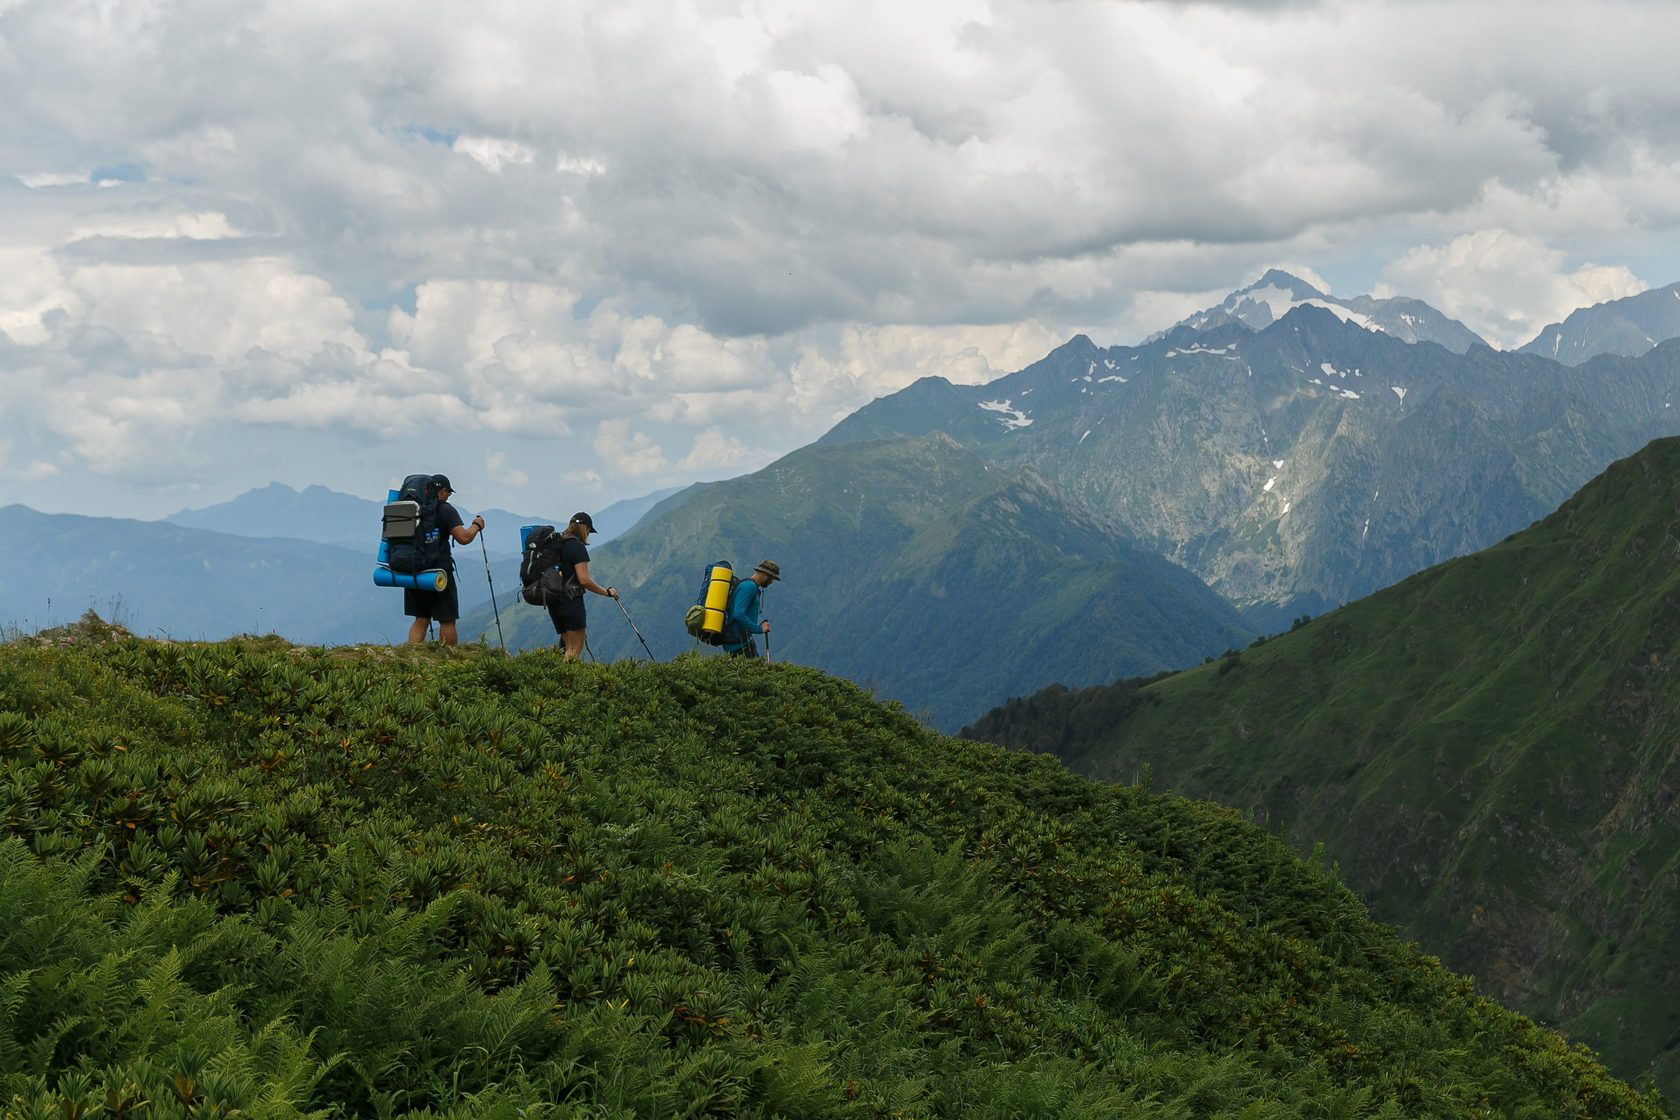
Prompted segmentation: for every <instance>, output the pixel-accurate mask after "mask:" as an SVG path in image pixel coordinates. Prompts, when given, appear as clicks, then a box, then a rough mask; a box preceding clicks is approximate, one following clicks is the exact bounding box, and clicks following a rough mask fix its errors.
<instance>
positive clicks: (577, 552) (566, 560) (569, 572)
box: [560, 537, 589, 579]
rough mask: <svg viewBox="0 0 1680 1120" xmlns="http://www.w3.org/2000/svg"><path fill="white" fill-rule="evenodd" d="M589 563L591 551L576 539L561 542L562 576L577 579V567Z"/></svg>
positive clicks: (571, 538)
mask: <svg viewBox="0 0 1680 1120" xmlns="http://www.w3.org/2000/svg"><path fill="white" fill-rule="evenodd" d="M587 563H589V550H588V549H587V548H585V547H584V546H583V542H582V541H580V540H578V539H577V538H576V537H567V538H566V539H565V540H563V541H561V542H560V574H561V575H563V576H565V577H566V578H567V579H576V578H577V566H578V565H579V564H587Z"/></svg>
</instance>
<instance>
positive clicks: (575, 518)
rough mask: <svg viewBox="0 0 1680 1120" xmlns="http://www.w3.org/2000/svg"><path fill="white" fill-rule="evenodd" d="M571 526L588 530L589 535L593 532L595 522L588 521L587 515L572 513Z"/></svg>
mask: <svg viewBox="0 0 1680 1120" xmlns="http://www.w3.org/2000/svg"><path fill="white" fill-rule="evenodd" d="M572 524H573V525H582V526H583V527H584V528H585V529H588V530H589V531H590V532H591V533H593V532H594V531H595V522H593V521H591V520H590V519H589V515H588V514H587V513H574V514H572Z"/></svg>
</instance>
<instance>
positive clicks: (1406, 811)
mask: <svg viewBox="0 0 1680 1120" xmlns="http://www.w3.org/2000/svg"><path fill="white" fill-rule="evenodd" d="M1677 478H1680V440H1677V439H1664V440H1658V441H1655V442H1653V443H1651V444H1650V445H1648V446H1647V447H1645V448H1643V449H1642V450H1640V451H1639V452H1637V453H1636V454H1634V455H1633V456H1631V457H1629V458H1627V459H1624V460H1621V461H1619V462H1616V463H1614V464H1613V465H1612V466H1611V467H1610V468H1609V469H1608V470H1606V471H1605V472H1604V473H1603V474H1602V475H1600V476H1599V477H1597V478H1596V479H1594V480H1593V481H1592V482H1591V483H1589V484H1588V485H1587V486H1585V487H1583V488H1582V489H1581V491H1580V492H1579V493H1577V494H1576V495H1575V496H1574V497H1572V498H1571V499H1570V500H1569V501H1568V502H1566V503H1564V504H1563V506H1562V507H1561V508H1560V509H1558V510H1557V511H1556V512H1554V513H1553V514H1552V515H1551V516H1549V517H1547V518H1546V519H1545V520H1543V521H1541V522H1540V523H1538V524H1536V525H1533V526H1531V527H1529V528H1527V529H1525V530H1523V531H1521V532H1519V533H1515V534H1513V535H1512V536H1511V537H1509V538H1508V539H1506V540H1504V541H1501V542H1500V543H1498V544H1496V545H1494V546H1492V547H1490V548H1487V549H1484V550H1482V551H1479V552H1476V553H1474V554H1473V555H1470V556H1466V557H1461V558H1459V559H1456V560H1453V561H1450V562H1448V563H1445V564H1441V565H1438V566H1436V567H1433V568H1430V569H1429V570H1427V571H1424V572H1421V573H1419V574H1417V575H1415V576H1413V577H1411V578H1410V579H1407V580H1405V581H1403V582H1401V583H1399V584H1397V585H1396V586H1393V587H1389V588H1386V589H1384V590H1382V591H1379V592H1377V593H1375V594H1373V595H1370V596H1368V597H1366V598H1364V599H1361V600H1359V601H1357V602H1354V603H1350V604H1348V605H1346V606H1344V607H1342V608H1340V609H1338V610H1336V611H1334V612H1332V613H1329V614H1326V615H1322V616H1320V617H1318V618H1316V619H1314V620H1313V621H1312V622H1311V623H1310V624H1309V625H1305V626H1302V627H1300V628H1299V629H1297V630H1294V631H1292V632H1290V633H1287V634H1282V635H1279V636H1277V637H1275V638H1272V639H1270V640H1268V641H1266V642H1264V643H1257V644H1256V645H1255V646H1253V647H1252V648H1249V649H1245V650H1243V651H1241V652H1240V653H1234V654H1231V655H1227V656H1224V657H1221V658H1220V659H1219V660H1218V661H1217V663H1216V664H1213V665H1208V666H1205V667H1199V668H1196V669H1192V670H1190V671H1188V672H1185V673H1181V674H1179V675H1177V676H1175V677H1173V678H1171V679H1169V680H1164V681H1160V682H1156V683H1153V684H1148V685H1146V686H1144V687H1142V688H1141V689H1140V688H1138V687H1137V685H1136V684H1135V683H1132V682H1124V683H1119V684H1116V685H1112V686H1105V687H1097V688H1088V689H1083V690H1078V691H1069V690H1067V689H1051V690H1047V691H1045V692H1043V693H1040V694H1038V695H1035V696H1031V697H1023V698H1019V699H1016V700H1012V701H1010V702H1009V703H1008V704H1007V705H1004V706H1003V707H1001V708H999V709H997V710H994V711H993V712H991V713H989V714H988V715H987V716H986V717H985V718H984V719H982V720H979V721H977V722H976V724H975V725H974V726H973V727H970V728H968V729H966V730H965V731H964V734H965V735H970V736H974V737H979V738H985V739H990V740H992V741H994V742H999V743H1003V744H1006V745H1008V746H1012V747H1017V748H1022V749H1027V750H1037V751H1049V752H1053V753H1055V754H1056V755H1058V756H1059V757H1060V758H1062V759H1063V760H1064V761H1066V762H1068V763H1069V765H1071V766H1073V767H1074V768H1075V769H1079V770H1082V771H1084V772H1086V773H1088V774H1090V775H1092V776H1094V777H1098V778H1107V779H1117V780H1120V781H1131V780H1134V776H1135V775H1137V774H1139V773H1140V772H1143V771H1144V770H1145V768H1147V769H1148V771H1149V772H1150V773H1152V775H1153V778H1154V780H1155V782H1156V784H1157V786H1158V787H1160V788H1170V789H1172V790H1173V791H1175V792H1177V793H1179V794H1182V795H1184V796H1186V797H1192V798H1197V799H1203V798H1205V799H1209V800H1213V801H1217V802H1219V803H1221V804H1225V805H1230V806H1233V807H1236V808H1240V809H1245V810H1247V809H1254V810H1256V811H1257V812H1259V813H1261V814H1263V815H1264V816H1266V817H1268V818H1269V819H1270V821H1271V822H1272V823H1273V825H1274V826H1275V827H1278V828H1280V829H1282V830H1284V831H1285V833H1286V835H1287V836H1288V838H1289V840H1290V841H1291V843H1293V844H1294V845H1296V846H1297V847H1298V848H1299V849H1300V850H1302V851H1310V850H1311V849H1312V848H1313V847H1314V845H1315V844H1319V843H1322V844H1323V845H1324V849H1325V854H1326V856H1327V857H1328V858H1330V859H1333V860H1335V861H1337V862H1338V863H1339V864H1340V867H1341V873H1342V877H1343V879H1344V880H1345V881H1346V882H1347V884H1348V885H1349V886H1350V887H1352V888H1353V889H1354V890H1355V891H1357V892H1358V893H1359V895H1360V897H1361V898H1363V899H1365V900H1366V902H1367V904H1368V905H1369V906H1370V907H1371V910H1372V914H1373V916H1374V917H1376V918H1377V919H1378V920H1379V921H1386V922H1393V923H1396V924H1398V925H1400V926H1401V927H1402V930H1403V933H1404V934H1405V936H1406V937H1407V938H1414V939H1416V940H1417V941H1419V942H1420V943H1421V944H1424V945H1427V946H1429V947H1430V950H1431V951H1432V952H1437V953H1439V954H1440V956H1441V957H1442V958H1443V959H1444V960H1445V961H1446V962H1447V963H1448V965H1449V966H1451V967H1452V968H1453V969H1454V970H1455V971H1461V972H1466V973H1471V974H1474V975H1475V976H1476V977H1477V980H1478V982H1479V983H1480V985H1482V986H1483V987H1484V988H1486V990H1488V991H1489V992H1491V993H1492V994H1494V995H1496V996H1497V997H1498V998H1499V999H1501V1000H1502V1001H1503V1002H1505V1003H1506V1004H1507V1005H1508V1006H1510V1007H1513V1008H1515V1009H1517V1010H1520V1011H1523V1012H1525V1013H1527V1014H1529V1015H1532V1016H1534V1017H1536V1018H1539V1019H1541V1020H1542V1021H1544V1022H1547V1023H1550V1024H1555V1025H1557V1026H1559V1027H1561V1028H1562V1029H1563V1030H1564V1031H1565V1032H1566V1033H1567V1034H1568V1035H1570V1036H1571V1038H1574V1039H1578V1040H1580V1041H1583V1042H1585V1043H1587V1044H1588V1045H1590V1046H1591V1047H1593V1048H1594V1049H1596V1050H1598V1051H1600V1052H1601V1053H1602V1054H1603V1055H1604V1058H1605V1061H1606V1063H1607V1064H1608V1065H1609V1066H1610V1067H1611V1068H1612V1069H1613V1070H1616V1071H1618V1072H1619V1073H1620V1074H1621V1075H1622V1076H1625V1077H1629V1078H1633V1077H1640V1076H1644V1075H1646V1074H1647V1073H1649V1074H1651V1075H1653V1076H1654V1077H1655V1079H1656V1081H1657V1083H1658V1084H1659V1086H1660V1087H1661V1088H1662V1090H1663V1091H1664V1092H1665V1093H1666V1094H1668V1095H1669V1097H1670V1099H1671V1100H1677V1101H1680V973H1677V971H1676V965H1677V964H1680V875H1677V869H1680V750H1677V749H1676V746H1675V744H1676V742H1677V741H1680V687H1677V686H1680V566H1677V565H1676V564H1675V553H1676V548H1677V547H1680V513H1677V505H1676V499H1675V480H1676V479H1677Z"/></svg>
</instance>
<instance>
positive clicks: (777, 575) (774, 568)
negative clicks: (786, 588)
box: [753, 560, 782, 581]
mask: <svg viewBox="0 0 1680 1120" xmlns="http://www.w3.org/2000/svg"><path fill="white" fill-rule="evenodd" d="M753 571H755V572H763V573H764V574H765V575H767V576H769V577H770V579H771V580H772V581H775V580H778V579H781V578H782V569H781V568H780V567H779V566H778V565H777V564H776V562H775V561H774V560H760V561H759V562H758V566H757V567H756V568H754V569H753Z"/></svg>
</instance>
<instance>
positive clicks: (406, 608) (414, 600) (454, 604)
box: [403, 572, 461, 622]
mask: <svg viewBox="0 0 1680 1120" xmlns="http://www.w3.org/2000/svg"><path fill="white" fill-rule="evenodd" d="M403 613H404V614H406V615H409V616H410V617H412V618H429V619H431V620H432V621H433V622H454V621H455V620H456V619H458V618H460V617H461V596H460V594H459V592H457V591H456V589H455V573H453V572H451V573H450V574H449V586H448V587H445V588H444V589H443V590H442V591H417V590H415V589H414V588H412V587H405V588H403Z"/></svg>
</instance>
